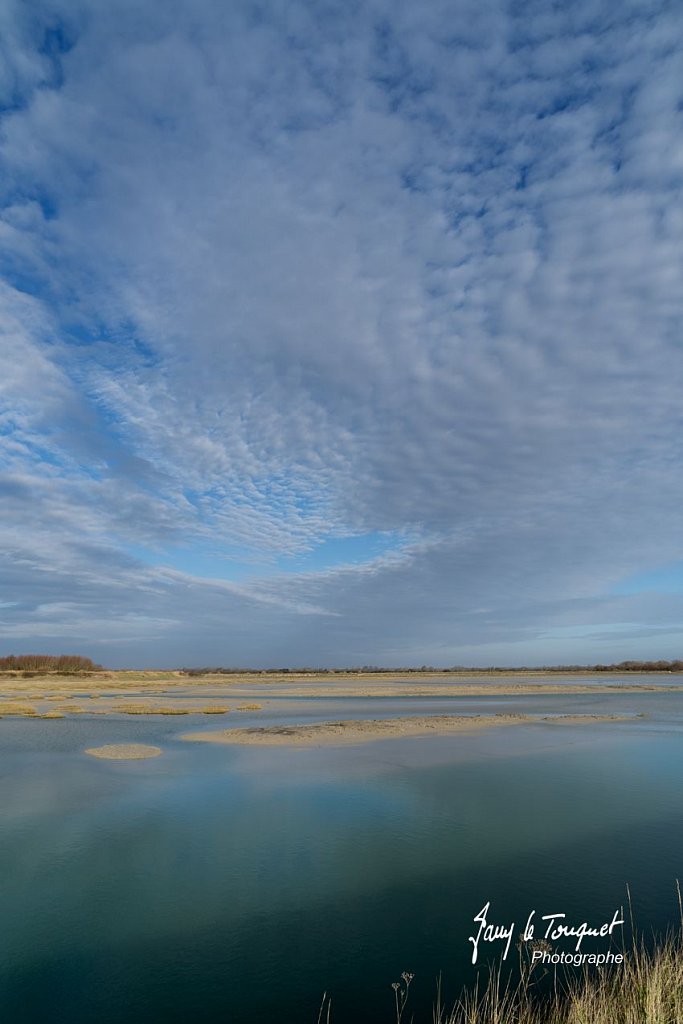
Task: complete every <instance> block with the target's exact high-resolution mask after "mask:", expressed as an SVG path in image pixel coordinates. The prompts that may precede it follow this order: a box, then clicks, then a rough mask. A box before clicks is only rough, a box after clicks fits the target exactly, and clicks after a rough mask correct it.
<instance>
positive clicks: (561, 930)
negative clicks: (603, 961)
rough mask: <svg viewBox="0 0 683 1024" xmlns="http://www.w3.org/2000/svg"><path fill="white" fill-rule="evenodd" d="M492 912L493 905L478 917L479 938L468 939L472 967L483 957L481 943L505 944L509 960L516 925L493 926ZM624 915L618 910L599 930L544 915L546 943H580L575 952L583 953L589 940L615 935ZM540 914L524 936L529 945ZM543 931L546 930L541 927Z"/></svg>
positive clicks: (531, 919)
mask: <svg viewBox="0 0 683 1024" xmlns="http://www.w3.org/2000/svg"><path fill="white" fill-rule="evenodd" d="M490 909H491V901H490V900H489V902H488V903H485V904H484V906H483V907H482V908H481V910H480V911H479V913H478V914H477V915H476V916H475V917H474V922H475V924H478V925H479V930H478V932H477V934H476V936H475V935H470V936H468V938H469V941H470V942H471V943H472V946H473V947H474V948H473V949H472V963H473V964H476V962H477V957H478V955H479V943H480V942H481V943H482V944H483V943H487V942H505V951H504V952H503V960H505V959H506V957H507V955H508V953H509V952H510V943H511V942H512V936H513V935H514V931H515V922H514V921H511V922H510V924H509V925H505V924H491V923H490V922H489V920H488V916H487V915H488V913H489V910H490ZM621 913H623V911H622V910H615V911H614V915H613V916H612V920H611V921H606V922H605V923H604V924H601V925H598V926H597V927H591V926H590V925H589V924H588V922H587V921H584V922H583V923H582V924H579V925H571V924H567V923H566V917H567V915H566V914H559V913H558V914H543V916H542V917H541V921H547V922H548V924H547V925H546V927H545V933H544V934H543V938H544V939H552V940H553V941H556V940H557V939H563V938H572V939H576V945H575V947H574V948H575V950H576V952H577V953H578V952H579V950H580V949H581V943H582V942H583V940H584V939H585V938H606V937H607V936H609V935H611V934H612V932H613V931H614V929H615V928H616V927H617V926H618V925H620V924H623V923H624V920H623V918H622V917H620V916H619V915H620V914H621ZM535 916H536V911H535V910H532V911H531V913H530V914H529V916H528V918H527V921H526V925H525V926H524V931H523V932H522V939H523V941H524V942H529V941H531V940H532V939H533V938H534V930H535V924H534V918H535ZM541 927H542V926H541Z"/></svg>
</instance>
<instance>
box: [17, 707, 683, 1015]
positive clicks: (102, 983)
mask: <svg viewBox="0 0 683 1024" xmlns="http://www.w3.org/2000/svg"><path fill="white" fill-rule="evenodd" d="M514 707H515V709H517V708H519V709H520V710H523V711H525V712H526V713H529V714H544V713H545V714H547V713H568V712H576V713H600V712H604V711H608V712H614V713H621V712H624V713H630V714H637V713H639V712H644V713H646V714H647V715H648V716H649V717H647V718H644V719H637V720H634V721H629V722H624V723H607V724H600V723H596V724H592V725H581V726H576V727H574V726H548V725H544V724H540V723H539V724H534V725H530V726H515V727H511V728H507V729H500V730H491V731H488V732H482V733H480V734H474V735H472V736H451V737H443V738H431V737H430V738H428V739H407V740H393V741H388V742H382V743H375V744H369V745H363V746H356V747H342V748H338V749H334V748H328V749H304V750H288V749H277V748H275V749H255V748H239V747H236V748H230V747H227V746H226V747H215V746H208V745H207V746H204V745H201V744H190V743H185V742H182V741H180V740H179V739H178V735H179V734H180V733H181V732H183V731H186V730H188V729H191V728H195V727H198V726H199V727H202V728H216V727H217V720H216V719H213V720H211V721H209V722H208V723H207V720H206V719H205V718H203V717H202V716H198V717H197V718H196V719H195V718H194V716H193V717H192V718H190V717H189V716H188V717H184V718H183V720H182V722H180V723H179V722H178V721H177V720H169V719H163V720H157V719H139V718H135V719H131V718H129V717H126V718H122V719H114V718H100V719H98V718H93V719H87V718H85V717H79V718H75V719H73V720H69V721H67V720H64V721H30V720H19V719H17V720H11V719H4V720H2V721H0V1020H8V1021H12V1022H13V1024H15V1022H21V1024H45V1022H48V1021H49V1022H50V1024H62V1022H63V1024H92V1022H93V1021H97V1022H98V1024H140V1022H142V1021H144V1022H145V1024H176V1022H178V1024H180V1022H183V1024H186V1022H187V1020H189V1019H193V1020H197V1021H200V1022H203V1024H218V1022H220V1024H226V1022H234V1024H246V1022H249V1024H251V1022H253V1021H255V1020H257V1019H264V1020H267V1019H272V1020H276V1019H277V1020H278V1021H282V1022H285V1024H288V1022H290V1021H291V1022H292V1024H294V1022H300V1021H301V1022H305V1021H312V1022H315V1020H316V1017H317V1009H318V1005H319V1002H320V998H321V996H322V993H323V991H325V990H327V991H328V992H330V993H332V996H333V1006H334V1021H335V1024H365V1022H368V1024H369V1022H370V1021H372V1022H373V1024H377V1022H382V1021H387V1022H390V1021H391V1020H392V1003H391V1000H392V998H393V993H392V991H391V988H390V984H391V982H392V981H394V980H397V979H398V977H399V976H400V973H401V971H404V970H409V971H412V972H414V973H415V976H416V977H415V981H414V983H413V987H414V991H415V1007H416V1009H418V1010H419V1009H421V1008H422V1007H423V1006H424V1007H425V1008H427V1010H428V1008H429V1006H430V1004H431V1000H432V998H433V994H434V979H435V977H436V975H437V974H438V973H439V972H440V971H443V976H444V981H445V987H446V990H447V993H448V994H451V995H455V994H457V991H458V990H459V987H460V985H461V984H462V983H464V982H467V981H471V980H472V979H473V977H474V976H475V971H476V968H473V967H472V966H471V965H470V964H469V960H470V956H471V945H470V943H469V942H468V940H467V937H468V935H471V934H473V932H474V929H475V927H476V926H475V925H474V922H473V917H474V915H475V914H476V913H477V912H478V911H479V910H480V909H481V907H482V906H483V904H484V903H485V902H486V901H488V900H490V901H491V904H492V909H491V917H492V919H495V920H496V921H497V922H509V921H511V920H514V921H515V922H516V924H517V927H516V932H517V931H520V930H521V928H522V926H523V924H524V921H525V920H526V917H527V915H528V913H529V911H530V910H532V909H536V910H537V913H538V915H540V914H544V913H551V912H558V911H563V912H565V913H566V914H567V915H568V918H570V919H572V920H573V921H575V922H576V923H580V922H581V921H583V920H584V919H588V920H590V921H592V922H596V923H598V924H599V923H602V921H603V920H610V919H611V917H612V914H613V912H614V910H615V909H616V908H618V907H619V906H620V905H622V904H623V903H624V901H625V885H626V883H627V882H628V883H630V886H631V891H632V893H633V897H634V910H635V913H636V917H637V920H638V923H639V924H640V926H641V928H643V930H645V931H648V930H649V929H651V928H663V927H666V925H667V924H671V923H674V922H675V921H676V919H677V914H678V908H677V904H676V893H675V879H676V878H677V877H683V786H682V785H681V782H682V780H683V694H677V693H663V694H636V693H623V694H617V695H611V696H609V698H606V697H604V696H603V695H602V694H600V693H599V692H598V691H596V692H595V693H590V694H587V695H578V694H577V695H573V696H564V697H563V696H561V695H553V696H552V697H545V696H543V697H523V698H515V701H514ZM483 708H485V709H486V710H489V711H495V710H501V711H506V710H509V709H510V701H509V699H506V698H483V699H482V698H477V699H474V698H472V699H471V700H470V699H467V700H458V703H457V705H456V706H455V707H454V704H453V702H452V701H449V700H448V699H446V698H439V699H432V700H427V699H425V700H420V701H419V702H417V701H415V700H412V701H410V702H409V703H408V702H407V701H406V700H401V699H392V700H375V699H372V700H370V699H368V700H365V701H354V702H353V703H351V702H346V701H338V700H327V701H324V702H322V701H319V700H318V701H305V700H297V701H285V700H282V701H280V700H277V701H272V702H271V703H270V704H269V705H268V707H267V710H266V712H265V713H263V714H262V715H260V716H258V717H257V716H252V717H250V716H247V715H241V716H239V717H238V716H237V715H232V716H229V718H228V719H226V720H225V725H227V724H234V725H246V724H253V723H255V722H257V721H258V722H259V723H266V722H269V721H302V720H304V719H310V720H324V719H326V718H336V717H342V716H343V717H352V715H354V714H357V715H358V716H360V717H368V716H370V717H372V716H380V715H381V716H382V717H385V716H388V715H391V714H401V713H403V714H405V713H406V711H407V710H409V712H410V713H421V712H425V711H428V710H429V711H451V712H453V711H454V710H462V711H467V712H471V713H473V714H476V713H479V712H480V711H481V710H482V709H483ZM219 721H220V720H219ZM122 740H134V741H138V742H156V743H158V744H159V745H160V746H162V747H163V748H164V755H163V756H162V757H160V758H157V759H155V760H151V761H139V762H128V763H122V762H119V763H116V762H103V761H96V760H93V759H91V758H89V757H87V756H86V755H84V754H83V753H82V751H83V748H84V747H85V746H89V745H93V744H99V743H106V742H116V741H122ZM564 948H568V947H564ZM591 948H600V949H602V948H603V946H602V945H601V946H599V947H598V946H593V947H591V946H590V944H589V943H587V944H586V945H585V949H586V950H589V949H591ZM269 1015H270V1016H269Z"/></svg>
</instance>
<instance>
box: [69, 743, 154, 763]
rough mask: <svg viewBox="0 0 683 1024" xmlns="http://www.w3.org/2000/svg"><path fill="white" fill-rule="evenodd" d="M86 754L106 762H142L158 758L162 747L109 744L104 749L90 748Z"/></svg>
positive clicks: (137, 744) (140, 744)
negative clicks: (147, 758) (145, 759)
mask: <svg viewBox="0 0 683 1024" xmlns="http://www.w3.org/2000/svg"><path fill="white" fill-rule="evenodd" d="M85 753H86V754H90V756H91V757H101V758H103V759H104V760H106V761H141V760H142V759H143V758H145V757H158V756H159V754H160V753H161V747H150V746H147V745H146V744H144V743H107V744H105V746H103V747H88V749H87V750H86V751H85Z"/></svg>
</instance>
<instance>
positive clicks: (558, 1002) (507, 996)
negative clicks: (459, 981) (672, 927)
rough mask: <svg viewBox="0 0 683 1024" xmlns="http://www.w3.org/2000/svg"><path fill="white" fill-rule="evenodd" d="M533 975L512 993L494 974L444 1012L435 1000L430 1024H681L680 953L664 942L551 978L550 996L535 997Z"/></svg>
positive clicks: (674, 943)
mask: <svg viewBox="0 0 683 1024" xmlns="http://www.w3.org/2000/svg"><path fill="white" fill-rule="evenodd" d="M532 972H533V969H529V970H527V971H526V973H525V974H523V976H522V981H521V982H520V983H519V985H518V986H516V987H509V986H507V985H506V984H505V983H504V982H503V980H502V978H501V975H500V973H499V972H496V971H494V972H492V973H491V975H490V976H489V979H488V983H487V984H486V986H485V987H484V988H483V989H482V990H481V991H479V990H477V989H476V988H475V989H474V990H473V991H471V992H468V993H465V995H464V996H463V997H462V998H461V999H460V1000H459V1002H458V1004H457V1005H456V1006H455V1007H454V1008H453V1009H452V1010H450V1011H446V1010H445V1009H444V1008H443V1006H442V1005H441V1000H440V998H438V999H437V1004H436V1008H435V1011H434V1014H433V1024H681V1022H682V1021H683V947H682V945H681V939H680V937H678V938H668V939H666V940H665V941H664V942H662V943H661V944H660V945H658V946H657V947H656V948H655V949H648V948H646V947H645V946H644V945H642V944H640V945H634V946H633V948H632V949H631V950H629V951H628V952H627V954H626V959H625V962H624V964H623V965H619V966H616V967H611V968H605V967H603V968H592V969H590V968H586V969H585V970H584V972H583V973H581V974H577V975H574V976H568V977H564V978H560V977H559V976H558V977H556V978H554V979H553V980H554V984H553V987H552V992H551V993H550V994H549V995H546V996H543V995H539V994H538V991H537V990H536V988H535V986H534V984H533V973H532Z"/></svg>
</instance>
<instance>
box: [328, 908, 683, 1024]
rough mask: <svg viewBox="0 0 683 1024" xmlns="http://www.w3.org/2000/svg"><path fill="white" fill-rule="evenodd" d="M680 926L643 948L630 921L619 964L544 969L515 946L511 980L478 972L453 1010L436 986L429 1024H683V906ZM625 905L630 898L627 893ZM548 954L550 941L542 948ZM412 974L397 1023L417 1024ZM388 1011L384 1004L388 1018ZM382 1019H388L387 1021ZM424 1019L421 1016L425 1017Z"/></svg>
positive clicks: (399, 994) (397, 996) (397, 987)
mask: <svg viewBox="0 0 683 1024" xmlns="http://www.w3.org/2000/svg"><path fill="white" fill-rule="evenodd" d="M678 895H679V908H680V909H681V925H680V928H679V929H678V930H677V931H676V932H670V933H668V934H667V935H666V936H664V938H662V939H659V940H655V939H654V938H653V940H652V941H651V942H645V941H644V939H643V938H642V937H639V936H638V934H637V933H636V932H635V929H634V927H633V923H632V921H631V939H630V942H629V943H628V944H627V943H626V942H625V940H622V944H621V949H620V952H623V954H624V961H623V963H621V964H616V965H610V966H602V967H597V968H596V967H585V968H583V969H582V970H581V971H579V970H578V969H577V968H574V969H572V968H571V967H567V968H565V967H559V968H557V967H555V968H551V969H549V968H547V967H542V966H541V965H540V964H539V963H536V964H534V963H533V960H532V949H533V946H532V945H531V944H528V945H525V944H524V943H520V945H519V946H518V947H517V948H518V950H519V951H520V961H519V972H518V975H517V980H516V981H512V980H511V977H510V975H509V973H507V972H504V971H503V969H502V968H503V965H502V964H501V963H498V965H497V966H494V967H491V968H490V969H489V972H488V974H483V973H482V974H480V976H479V979H478V981H477V983H476V984H475V985H474V987H473V988H471V989H469V990H466V991H464V992H463V994H462V995H461V996H460V998H459V999H458V1000H457V1002H456V1004H455V1005H454V1006H450V1007H449V1006H446V1005H445V1003H444V1000H443V997H442V992H441V982H440V980H439V982H438V983H437V992H436V999H435V1002H434V1005H433V1009H432V1014H431V1024H683V907H681V897H680V888H679V889H678ZM629 905H630V894H629ZM538 945H544V946H545V947H546V948H547V949H550V948H551V947H549V946H548V944H547V943H543V942H541V943H539V944H538ZM412 979H413V975H412V974H409V973H408V972H404V974H403V975H402V976H401V980H400V981H398V982H394V984H393V985H392V989H393V996H392V997H390V998H391V999H392V1002H393V1004H394V1005H393V1014H394V1017H395V1021H396V1024H407V1022H411V1024H419V1021H418V1019H417V1018H416V1017H415V1016H414V1015H413V1013H412V1012H411V1009H410V1006H409V999H410V983H411V981H412ZM390 1013H391V1010H390V1006H389V1002H387V1014H388V1015H389V1014H390ZM386 1019H389V1017H388V1016H387V1018H386ZM423 1019H424V1018H423ZM323 1021H324V1022H325V1024H332V1021H333V1015H332V1004H331V999H330V998H329V996H327V995H326V996H325V998H324V999H323V1005H322V1006H321V1009H320V1014H319V1018H318V1022H319V1024H321V1022H323Z"/></svg>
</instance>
